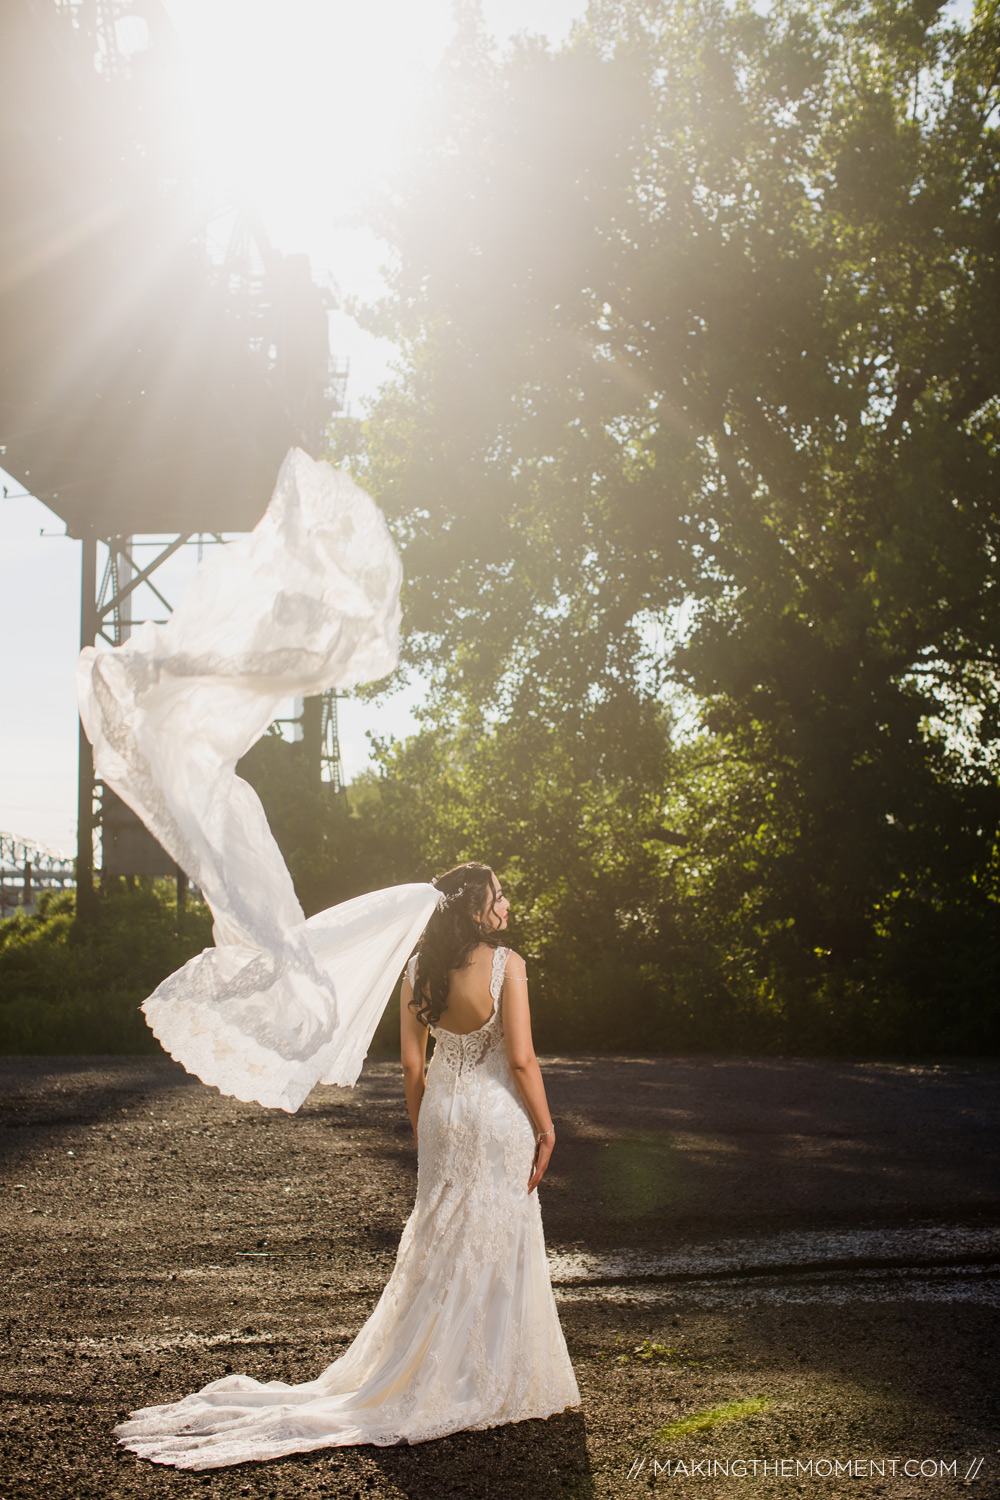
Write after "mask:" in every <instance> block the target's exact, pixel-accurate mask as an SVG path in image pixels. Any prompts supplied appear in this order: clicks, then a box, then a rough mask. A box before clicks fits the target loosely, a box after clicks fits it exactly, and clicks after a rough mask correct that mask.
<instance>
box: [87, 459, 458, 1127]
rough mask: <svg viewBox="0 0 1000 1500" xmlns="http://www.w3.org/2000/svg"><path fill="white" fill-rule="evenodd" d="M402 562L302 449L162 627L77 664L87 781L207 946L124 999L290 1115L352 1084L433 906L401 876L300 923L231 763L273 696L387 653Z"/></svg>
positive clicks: (428, 893) (262, 726) (221, 1081)
mask: <svg viewBox="0 0 1000 1500" xmlns="http://www.w3.org/2000/svg"><path fill="white" fill-rule="evenodd" d="M401 581H402V567H401V564H400V560H399V556H398V553H397V551H396V548H395V546H394V544H393V541H392V537H391V536H390V534H389V531H388V528H387V526H386V524H385V521H384V519H383V517H382V514H381V512H380V511H379V509H378V507H377V506H376V505H375V503H374V501H372V500H371V498H370V497H369V496H368V495H366V494H365V492H364V491H363V490H362V489H360V488H359V487H358V486H357V485H356V484H354V482H353V481H352V480H351V479H350V478H349V477H348V476H347V475H346V474H344V473H342V472H340V471H338V470H335V469H333V468H332V467H331V466H330V465H329V464H327V463H322V462H315V461H314V460H313V459H311V458H310V457H309V456H308V454H306V453H304V452H303V451H302V450H301V449H298V448H293V449H292V450H291V451H290V452H289V453H288V455H287V457H286V458H285V461H284V463H283V465H282V468H281V472H280V474H279V476H278V482H277V485H276V487H275V491H274V494H273V496H272V498H271V501H270V504H269V505H268V508H267V511H266V512H265V514H264V516H263V518H262V519H261V521H260V522H259V524H258V525H257V527H256V528H255V530H254V531H253V532H252V533H251V534H250V535H249V536H247V537H244V538H241V539H240V540H238V541H235V542H232V543H230V544H229V545H227V546H225V547H219V548H218V549H217V550H215V551H214V552H213V553H212V554H210V555H209V556H208V557H207V558H205V559H204V561H202V562H201V563H200V564H199V565H198V568H197V569H196V572H195V575H194V577H193V579H192V582H191V584H190V586H189V588H188V589H187V591H186V592H185V594H184V596H183V598H182V599H181V600H180V602H179V603H178V605H177V607H176V609H175V610H174V612H173V614H172V615H171V617H170V619H169V620H168V621H167V622H166V623H165V624H163V625H157V624H154V623H152V622H147V623H146V624H144V625H142V626H140V627H139V629H137V630H136V632H135V634H134V635H132V636H131V637H130V638H129V639H128V640H126V641H124V642H123V643H122V644H121V645H120V646H117V647H115V648H114V649H113V650H96V649H95V648H94V647H87V648H85V649H84V650H83V651H82V652H81V653H80V658H79V662H78V666H77V690H78V695H79V701H80V715H81V718H82V720H83V724H84V728H85V729H86V732H87V735H88V736H89V738H90V741H91V744H92V745H93V747H94V764H95V768H96V772H97V775H98V776H99V777H100V779H101V780H102V781H103V782H104V783H105V784H106V785H107V786H110V787H112V788H113V790H114V791H116V792H117V793H118V795H119V796H120V797H121V798H122V800H123V801H125V802H127V803H128V805H129V806H130V807H131V808H132V809H133V810H134V811H135V812H136V813H137V814H138V816H139V817H140V818H141V819H142V821H143V822H144V823H145V825H146V827H147V828H148V829H149V830H150V832H151V833H152V834H153V835H154V836H155V837H156V838H157V839H158V840H159V842H160V843H161V844H162V846H163V848H164V849H165V850H166V851H167V852H168V853H169V854H170V855H171V856H172V858H173V859H175V860H176V861H177V863H178V865H180V867H181V869H183V870H185V871H186V872H187V874H188V876H189V877H190V879H191V880H192V881H193V882H194V884H195V885H197V886H198V887H199V888H200V890H201V891H202V892H203V894H204V896H205V899H206V900H207V902H208V904H209V906H210V907H211V910H212V915H213V918H214V927H213V938H214V941H215V945H216V946H215V947H214V948H206V949H205V951H204V952H203V953H200V954H199V955H198V956H197V957H196V958H193V959H191V960H190V962H189V963H186V964H185V965H184V967H183V968H181V969H178V971H177V972H176V973H175V974H172V975H171V976H170V977H169V978H168V979H165V980H164V981H163V983H162V984H161V985H160V986H159V987H158V988H157V989H156V990H155V991H154V992H153V994H152V995H150V997H149V998H148V999H147V1000H146V1001H145V1002H144V1003H143V1007H142V1009H143V1011H144V1012H145V1015H146V1019H147V1021H148V1023H149V1025H150V1027H151V1028H152V1030H153V1032H154V1033H155V1034H156V1036H157V1037H158V1038H159V1039H160V1041H161V1042H162V1044H163V1046H164V1047H165V1048H166V1050H167V1051H168V1052H169V1053H171V1055H172V1056H173V1057H175V1058H177V1059H178V1061H179V1062H181V1063H183V1065H184V1066H185V1067H186V1068H187V1069H188V1070H189V1071H190V1072H192V1073H196V1074H197V1075H198V1077H199V1078H201V1079H203V1080H204V1082H206V1083H209V1084H214V1085H215V1086H216V1087H218V1088H219V1089H220V1090H221V1091H222V1092H223V1093H225V1094H232V1095H234V1096H235V1097H236V1098H238V1099H244V1100H256V1101H258V1102H259V1103H260V1104H263V1105H266V1106H268V1107H271V1108H281V1109H285V1110H288V1111H294V1110H296V1109H298V1107H299V1105H300V1104H301V1103H302V1101H303V1099H304V1098H305V1097H306V1095H307V1094H308V1093H309V1090H310V1089H311V1088H312V1087H313V1085H314V1084H315V1083H318V1082H324V1083H339V1084H353V1083H354V1082H355V1081H356V1080H357V1077H358V1074H359V1073H360V1071H361V1065H362V1063H363V1061H364V1058H365V1055H366V1053H367V1051H368V1047H369V1044H370V1042H371V1038H372V1035H373V1034H374V1031H375V1027H376V1026H377V1025H378V1021H379V1018H380V1016H381V1015H382V1012H383V1010H384V1009H385V1005H386V1002H387V1000H388V998H389V995H390V993H391V991H392V988H393V986H394V984H395V982H396V980H397V978H398V977H399V973H400V970H401V969H402V967H403V964H404V963H405V961H406V958H407V955H408V954H409V953H410V951H411V949H412V948H413V945H414V943H415V942H416V939H417V937H418V936H419V934H420V932H421V930H422V929H423V927H424V925H425V923H426V921H427V918H428V916H429V915H430V913H431V911H432V910H433V908H434V905H435V902H436V901H437V900H438V892H437V891H436V890H435V888H434V887H433V886H431V885H427V884H423V883H419V884H412V885H399V886H392V887H390V888H389V889H387V890H381V891H373V892H371V893H369V894H368V895H365V896H359V897H357V898H356V899H355V900H353V901H347V902H344V903H343V904H341V905H339V906H334V907H331V908H329V910H327V911H324V912H320V913H319V914H318V915H316V916H314V917H310V918H309V920H308V921H306V920H305V917H304V914H303V911H302V908H301V906H300V905H299V902H298V899H297V897H296V895H295V891H294V888H293V886H292V881H291V877H290V876H289V873H288V870H287V869H286V867H285V862H284V860H283V859H282V857H281V853H280V851H279V849H278V846H277V844H276V843H275V841H274V838H273V837H272V835H271V831H270V829H269V828H268V825H267V819H266V818H265V816H264V809H263V808H262V807H261V804H260V801H259V799H258V797H257V795H256V793H255V792H254V791H253V789H252V788H251V787H250V786H248V784H247V783H246V782H245V781H243V780H242V779H241V778H240V777H238V776H237V775H236V771H235V767H236V762H237V761H238V760H239V758H240V756H241V755H243V754H245V752H246V751H247V750H248V749H249V748H250V746H251V745H253V744H254V743H255V742H256V741H257V740H258V739H259V738H260V736H261V735H262V734H263V733H264V731H265V730H266V728H267V727H268V725H269V724H270V723H271V722H272V720H273V719H274V718H275V717H276V715H277V713H278V711H279V708H280V706H281V705H282V704H283V703H286V702H287V701H288V699H290V698H292V697H299V696H305V695H309V694H313V693H319V692H322V691H323V690H324V689H326V688H330V687H339V688H348V687H353V686H356V685H357V684H358V683H362V682H373V681H376V680H378V679H379V678H381V677H384V676H386V675H387V674H388V673H389V672H391V671H392V670H393V669H394V668H395V666H396V661H397V640H398V631H399V620H400V608H399V589H400V583H401Z"/></svg>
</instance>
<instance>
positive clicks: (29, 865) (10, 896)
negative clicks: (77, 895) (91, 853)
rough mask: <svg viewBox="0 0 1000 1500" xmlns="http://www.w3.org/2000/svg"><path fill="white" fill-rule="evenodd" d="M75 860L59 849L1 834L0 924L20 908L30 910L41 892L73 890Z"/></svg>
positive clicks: (14, 835) (10, 834)
mask: <svg viewBox="0 0 1000 1500" xmlns="http://www.w3.org/2000/svg"><path fill="white" fill-rule="evenodd" d="M75 885H76V861H75V860H74V859H73V858H72V857H71V856H70V855H68V854H64V853H63V852H62V851H61V850H58V849H49V848H47V847H46V845H44V844H36V843H33V842H32V841H31V840H30V839H21V838H18V836H17V834H15V833H0V921H2V920H3V918H4V917H7V916H9V915H10V914H11V912H13V911H16V910H17V909H18V908H20V909H22V910H26V911H30V910H31V909H32V908H33V907H34V904H35V899H36V896H37V895H38V893H39V892H40V891H51V890H58V891H62V890H72V889H73V887H74V886H75Z"/></svg>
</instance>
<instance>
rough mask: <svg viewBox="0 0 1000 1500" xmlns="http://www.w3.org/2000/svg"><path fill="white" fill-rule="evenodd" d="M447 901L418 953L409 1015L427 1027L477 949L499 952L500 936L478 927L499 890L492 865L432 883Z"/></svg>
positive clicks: (459, 870)
mask: <svg viewBox="0 0 1000 1500" xmlns="http://www.w3.org/2000/svg"><path fill="white" fill-rule="evenodd" d="M431 884H432V885H436V886H437V888H438V890H439V891H441V893H442V894H443V895H444V896H447V897H448V898H449V899H448V900H447V901H444V902H442V904H441V905H440V906H438V907H437V908H436V909H435V910H434V911H433V912H432V913H431V915H430V918H429V919H428V922H427V926H426V927H425V928H424V930H423V933H422V935H421V938H420V945H419V947H418V948H417V972H416V975H415V977H414V981H413V999H412V1000H411V1001H410V1009H411V1010H412V1011H413V1013H414V1015H415V1016H416V1017H417V1020H418V1021H422V1022H423V1023H424V1025H425V1026H435V1025H436V1024H437V1022H438V1021H440V1019H441V1014H442V1012H443V1011H444V1009H445V1001H446V999H447V996H448V976H449V974H450V973H451V972H452V970H453V969H464V968H465V965H466V964H467V963H468V962H469V956H470V954H471V953H472V950H473V948H475V947H477V946H478V945H479V944H480V943H488V944H489V946H490V947H491V948H495V947H496V946H497V944H498V943H499V941H500V930H499V928H498V929H497V931H496V932H486V931H485V930H484V929H483V928H482V927H481V926H480V923H479V915H480V913H481V912H483V911H484V909H485V908H487V907H488V908H489V910H490V911H492V910H493V908H494V905H495V903H496V890H495V887H494V885H493V871H492V870H491V869H490V867H489V865H478V864H467V865H456V866H455V868H454V869H453V870H448V871H446V872H445V874H444V875H438V876H437V877H436V878H435V879H434V880H433V881H432V882H431Z"/></svg>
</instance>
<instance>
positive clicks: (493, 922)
mask: <svg viewBox="0 0 1000 1500" xmlns="http://www.w3.org/2000/svg"><path fill="white" fill-rule="evenodd" d="M509 911H510V902H509V901H508V900H507V897H506V896H505V895H504V893H503V891H502V890H501V889H500V882H499V880H498V879H497V877H496V876H495V875H494V876H493V902H492V904H491V903H490V902H489V901H487V903H486V905H485V907H484V908H483V910H482V911H481V912H480V914H479V922H480V925H481V926H482V927H485V929H486V931H487V932H502V931H503V929H504V928H505V927H506V926H507V914H508V912H509Z"/></svg>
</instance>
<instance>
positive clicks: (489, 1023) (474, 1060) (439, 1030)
mask: <svg viewBox="0 0 1000 1500" xmlns="http://www.w3.org/2000/svg"><path fill="white" fill-rule="evenodd" d="M509 956H510V949H509V948H496V949H494V951H493V970H492V973H491V974H490V995H491V996H492V999H493V1009H492V1010H491V1012H490V1014H489V1017H488V1018H487V1020H485V1021H484V1022H483V1024H482V1026H477V1027H476V1029H475V1031H465V1032H458V1031H449V1030H448V1027H447V1026H428V1028H427V1029H428V1031H429V1032H430V1034H431V1036H432V1037H433V1038H434V1056H435V1057H437V1056H439V1055H440V1056H442V1057H443V1058H444V1059H445V1060H446V1061H447V1063H448V1065H449V1066H450V1067H453V1068H455V1069H456V1070H457V1071H459V1072H461V1071H463V1070H464V1069H466V1068H470V1067H479V1066H480V1065H481V1064H482V1063H483V1062H485V1061H486V1058H487V1057H488V1056H489V1055H490V1054H491V1053H493V1052H495V1051H497V1049H498V1048H499V1049H501V1050H503V1046H504V1041H503V1017H502V1006H501V1003H500V1000H501V995H502V993H503V980H504V971H505V969H506V967H507V959H508V957H509ZM416 974H417V956H416V954H414V955H413V957H412V958H411V959H410V961H409V963H408V964H407V966H406V977H407V978H408V979H409V981H410V984H411V985H413V984H414V983H415V982H416Z"/></svg>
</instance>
